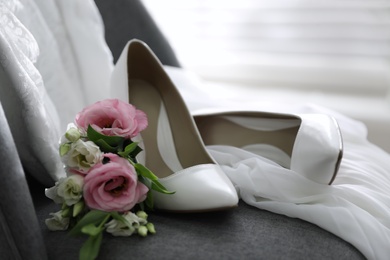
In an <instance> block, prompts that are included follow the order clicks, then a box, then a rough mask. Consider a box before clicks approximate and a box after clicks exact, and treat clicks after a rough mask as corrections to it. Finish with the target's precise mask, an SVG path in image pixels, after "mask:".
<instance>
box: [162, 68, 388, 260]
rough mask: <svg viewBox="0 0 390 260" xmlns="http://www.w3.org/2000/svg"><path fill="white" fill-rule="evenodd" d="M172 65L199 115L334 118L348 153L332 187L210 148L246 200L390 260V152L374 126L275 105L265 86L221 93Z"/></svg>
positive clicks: (310, 108)
mask: <svg viewBox="0 0 390 260" xmlns="http://www.w3.org/2000/svg"><path fill="white" fill-rule="evenodd" d="M167 71H168V73H169V74H170V75H171V77H172V79H173V80H174V81H175V83H176V85H177V86H178V87H179V88H180V90H181V93H182V94H183V97H184V98H185V100H186V102H187V104H188V105H189V108H190V110H191V111H192V112H193V113H195V114H199V113H201V111H202V110H208V109H212V110H224V109H227V110H232V109H233V110H234V109H237V110H245V109H252V110H258V111H262V110H263V111H271V112H272V111H273V112H285V113H323V114H329V115H332V116H334V117H335V118H336V119H337V121H338V123H339V125H340V129H341V132H342V135H343V140H344V157H343V160H342V163H341V166H340V170H339V172H338V175H337V177H336V179H335V181H334V182H333V184H332V185H331V186H329V185H322V184H318V183H315V182H313V181H311V180H309V179H307V178H305V177H303V176H302V175H300V174H299V173H298V172H294V171H291V170H288V169H285V168H283V167H281V166H279V165H277V164H275V163H274V162H272V161H269V160H267V159H265V158H263V157H260V156H258V155H256V154H253V153H250V152H248V151H245V150H242V149H238V148H235V147H228V146H209V147H208V151H209V152H210V154H211V155H212V156H213V158H214V159H215V160H216V161H217V162H218V163H219V164H220V165H221V166H222V168H223V170H224V172H225V173H226V174H227V176H228V177H229V178H230V180H231V181H232V182H233V184H234V185H235V187H236V188H237V191H238V193H239V195H240V198H241V199H242V200H244V201H245V202H246V203H248V204H250V205H252V206H254V207H257V208H260V209H265V210H269V211H272V212H275V213H278V214H283V215H287V216H290V217H295V218H300V219H303V220H306V221H308V222H311V223H314V224H316V225H318V226H320V227H322V228H323V229H325V230H327V231H329V232H331V233H333V234H335V235H337V236H339V237H341V238H342V239H344V240H346V241H348V242H349V243H351V244H352V245H354V246H355V247H356V248H357V249H358V250H360V251H361V252H362V253H363V254H364V255H365V256H366V257H367V258H368V259H388V257H389V255H390V246H389V245H390V155H389V154H388V153H386V152H385V151H383V150H382V149H380V148H378V147H377V146H375V145H373V144H371V143H370V142H369V141H367V129H366V127H365V126H364V125H363V124H362V123H361V122H358V121H355V120H353V119H351V118H348V117H346V116H344V115H341V114H339V113H337V112H335V111H331V110H329V109H326V108H323V107H319V106H316V105H313V104H294V103H293V102H292V101H291V100H290V101H289V100H280V102H278V103H268V102H267V101H266V100H261V98H260V96H261V95H260V94H261V92H259V95H258V96H256V97H253V96H246V95H245V93H240V94H237V96H236V97H235V98H228V99H227V98H226V97H223V98H221V97H218V96H217V95H212V94H211V93H210V89H212V88H210V86H205V85H204V84H202V82H201V81H199V79H197V78H196V77H195V76H194V75H192V74H191V73H188V72H185V71H182V70H178V69H174V68H169V67H167ZM200 97H202V98H200ZM256 99H257V100H256ZM242 100H247V102H242ZM233 138H234V137H233Z"/></svg>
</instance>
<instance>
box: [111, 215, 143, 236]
mask: <svg viewBox="0 0 390 260" xmlns="http://www.w3.org/2000/svg"><path fill="white" fill-rule="evenodd" d="M123 217H124V218H125V219H126V221H127V222H128V224H129V225H130V226H129V225H127V224H126V223H124V222H122V221H120V220H116V219H112V220H111V221H110V222H108V223H107V224H105V227H106V231H107V232H108V233H111V234H112V235H113V236H123V237H124V236H131V235H132V234H133V233H134V232H135V231H136V230H137V229H138V228H139V227H140V226H141V225H145V224H146V223H147V221H146V220H145V219H143V218H140V217H138V216H137V215H136V214H134V213H132V212H127V213H125V214H124V215H123Z"/></svg>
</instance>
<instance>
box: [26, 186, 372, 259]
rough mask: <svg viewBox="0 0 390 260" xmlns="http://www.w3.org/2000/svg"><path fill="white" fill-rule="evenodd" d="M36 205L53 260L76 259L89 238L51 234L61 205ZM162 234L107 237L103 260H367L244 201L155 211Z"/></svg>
mask: <svg viewBox="0 0 390 260" xmlns="http://www.w3.org/2000/svg"><path fill="white" fill-rule="evenodd" d="M34 198H35V205H36V210H37V214H38V218H39V223H40V225H41V228H42V233H43V237H44V241H45V243H46V248H47V250H48V255H49V258H50V259H76V258H77V256H78V251H79V249H80V247H81V245H82V243H83V242H84V241H85V239H86V237H77V238H74V237H69V236H68V235H67V233H66V232H62V231H56V232H52V231H49V230H48V229H47V228H46V226H45V224H44V220H45V218H47V217H48V214H49V213H50V212H55V211H57V210H58V206H57V205H55V204H54V203H52V202H51V201H50V200H49V199H47V198H45V197H44V195H43V191H42V190H41V192H40V193H39V194H38V193H36V192H35V196H34ZM149 221H150V222H152V223H154V224H155V226H156V230H157V234H155V235H149V236H147V237H146V238H142V237H139V236H137V235H133V236H131V237H113V236H111V235H110V234H108V233H105V234H104V238H103V243H102V247H101V252H100V256H99V258H98V259H130V258H131V259H365V258H364V256H363V255H362V254H361V253H360V252H359V251H358V250H356V249H355V248H354V247H353V246H352V245H351V244H349V243H347V242H345V241H344V240H342V239H340V238H339V237H337V236H335V235H333V234H331V233H329V232H327V231H325V230H323V229H321V228H319V227H317V226H316V225H313V224H311V223H308V222H305V221H302V220H300V219H294V218H289V217H286V216H282V215H278V214H274V213H271V212H268V211H264V210H259V209H257V208H254V207H251V206H249V205H247V204H245V203H243V202H240V204H239V206H238V207H237V208H235V209H232V210H229V211H221V212H210V213H196V214H195V213H194V214H174V213H166V212H165V213H164V212H152V213H150V214H149Z"/></svg>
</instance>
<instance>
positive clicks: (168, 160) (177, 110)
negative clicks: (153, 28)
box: [111, 40, 238, 212]
mask: <svg viewBox="0 0 390 260" xmlns="http://www.w3.org/2000/svg"><path fill="white" fill-rule="evenodd" d="M111 87H112V88H114V90H113V91H114V92H116V94H115V96H117V97H118V98H121V99H122V100H123V99H127V97H128V98H129V100H128V101H129V102H130V103H131V104H133V105H135V106H136V107H137V108H138V109H141V110H143V111H144V112H145V113H146V114H147V116H148V122H149V125H148V127H147V128H146V129H145V130H144V131H143V132H142V140H143V147H144V153H141V154H143V155H144V161H141V160H143V159H142V158H137V159H139V161H140V163H143V164H144V165H145V166H146V167H147V168H149V169H150V170H151V171H152V172H153V173H154V174H155V175H157V176H158V177H159V181H160V183H161V184H162V185H164V186H165V187H166V188H167V189H168V190H171V191H175V194H170V195H167V194H162V193H157V192H154V193H153V196H154V204H155V208H157V209H162V210H170V211H191V212H192V211H210V210H220V209H226V208H231V207H235V206H237V203H238V196H237V192H236V190H235V188H234V187H233V185H232V183H231V182H230V180H229V179H228V178H227V176H226V175H225V174H224V173H223V171H222V170H221V168H220V167H219V166H218V165H217V164H216V163H215V162H214V160H213V159H212V158H211V157H210V156H209V154H208V153H207V151H206V149H205V147H204V144H203V141H202V139H201V137H200V135H199V132H198V130H197V129H196V126H195V123H194V120H193V118H192V116H191V115H190V113H189V111H188V109H187V107H186V105H185V103H184V101H183V99H182V97H181V96H180V94H179V92H178V90H177V89H176V87H175V86H174V84H173V83H172V81H171V80H170V78H169V76H168V75H167V74H166V72H165V71H164V69H163V67H162V65H161V63H160V61H159V60H158V58H157V57H156V56H155V55H154V53H153V52H152V51H151V50H150V48H149V47H148V46H147V45H146V44H145V43H143V42H141V41H139V40H132V41H130V42H129V43H128V44H127V45H126V47H125V48H124V50H123V52H122V54H121V56H120V58H119V60H118V62H117V64H116V66H115V69H114V72H113V75H112V79H111ZM118 90H119V92H118ZM127 91H128V92H127Z"/></svg>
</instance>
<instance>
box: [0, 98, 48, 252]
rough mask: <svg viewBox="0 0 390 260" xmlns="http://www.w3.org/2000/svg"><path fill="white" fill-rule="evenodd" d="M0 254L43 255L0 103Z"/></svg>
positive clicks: (42, 246)
mask: <svg viewBox="0 0 390 260" xmlns="http://www.w3.org/2000/svg"><path fill="white" fill-rule="evenodd" d="M0 160H1V163H0V176H1V182H0V221H1V225H0V258H1V259H37V260H41V259H46V251H45V247H44V245H43V240H42V236H41V233H40V230H39V226H38V222H37V218H36V215H35V211H34V207H33V203H32V199H31V196H30V192H29V189H28V186H27V182H26V179H25V176H24V172H23V168H22V164H21V162H20V160H19V157H18V154H17V151H16V146H15V144H14V141H13V138H12V135H11V132H10V129H9V126H8V124H7V121H6V119H5V115H4V112H3V109H2V107H1V105H0Z"/></svg>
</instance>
